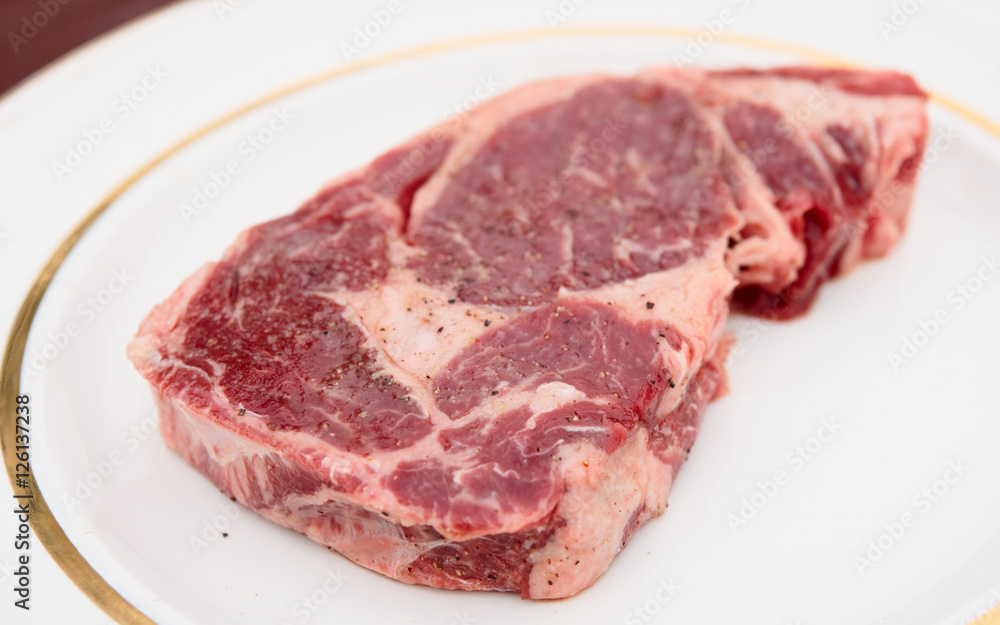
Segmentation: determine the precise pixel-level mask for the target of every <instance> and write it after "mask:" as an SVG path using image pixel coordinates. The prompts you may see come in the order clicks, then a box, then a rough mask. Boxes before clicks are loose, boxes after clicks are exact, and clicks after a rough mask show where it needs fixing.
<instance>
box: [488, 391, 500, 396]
mask: <svg viewBox="0 0 1000 625" xmlns="http://www.w3.org/2000/svg"><path fill="white" fill-rule="evenodd" d="M499 394H500V391H493V392H492V393H490V395H499Z"/></svg>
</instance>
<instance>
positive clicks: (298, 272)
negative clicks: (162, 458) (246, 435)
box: [154, 186, 431, 453]
mask: <svg viewBox="0 0 1000 625" xmlns="http://www.w3.org/2000/svg"><path fill="white" fill-rule="evenodd" d="M345 195H346V196H348V197H349V198H350V199H351V202H350V206H349V207H350V208H353V209H354V210H357V202H359V201H363V200H362V198H364V197H365V194H364V193H363V192H362V191H359V190H358V189H356V188H355V187H353V186H347V187H346V188H344V189H343V190H342V191H341V192H340V193H331V194H330V195H329V197H328V198H326V199H321V200H320V201H318V202H316V203H315V205H313V206H309V205H307V206H306V207H304V208H303V209H302V210H300V211H299V212H298V213H296V214H295V215H293V216H291V217H288V218H284V219H280V220H277V221H274V222H271V223H268V224H264V225H262V226H258V227H256V228H253V229H251V230H250V231H249V233H248V235H247V237H246V239H245V241H244V245H243V246H242V247H241V248H240V249H239V252H238V253H237V254H234V255H232V256H231V257H229V258H227V259H226V260H225V261H224V262H222V263H220V264H218V265H217V266H216V267H215V268H214V269H213V270H212V273H211V276H210V277H209V279H208V282H207V283H206V284H205V286H204V287H203V288H202V289H201V290H200V291H199V292H198V294H197V295H196V296H195V298H194V299H192V301H191V303H190V304H189V306H188V307H187V309H186V311H185V314H184V315H183V316H182V317H181V318H180V319H179V321H178V325H180V326H182V327H184V328H185V332H184V341H183V346H182V349H181V350H180V353H178V354H173V356H174V357H175V358H176V359H177V360H179V362H178V363H175V364H174V365H173V366H172V367H171V368H170V369H167V370H163V371H162V372H161V373H160V375H159V376H158V377H159V380H154V383H155V382H157V381H159V382H160V384H161V390H162V392H165V393H171V392H177V393H183V392H185V390H186V391H187V395H188V396H191V397H193V398H195V399H197V398H199V397H200V398H202V399H204V398H205V397H206V396H203V395H202V394H201V393H198V392H195V393H192V392H191V390H192V388H201V387H203V386H204V382H203V381H204V380H205V377H204V376H202V375H198V374H197V373H198V372H199V371H200V372H203V373H204V374H205V375H207V376H208V377H210V378H213V379H215V380H216V382H217V389H218V391H220V392H221V393H222V394H223V395H224V396H225V398H226V400H227V401H228V402H229V404H230V405H231V406H232V408H233V410H234V411H238V412H237V414H238V416H237V417H235V419H236V420H237V422H239V419H240V418H241V417H242V418H244V419H256V418H260V419H263V420H264V421H265V423H266V425H267V427H268V428H269V429H271V430H296V431H302V432H308V433H309V434H311V435H313V436H315V437H317V438H319V439H321V440H324V441H326V442H329V443H330V444H332V445H334V446H335V447H338V448H340V449H344V450H346V451H349V452H352V453H366V452H369V451H372V450H380V449H382V450H384V449H398V448H400V447H406V446H409V445H412V444H413V443H415V442H416V441H418V440H420V439H422V438H423V437H425V436H426V435H427V434H428V433H429V432H430V430H431V424H430V420H429V418H428V417H427V415H426V413H425V412H424V410H423V409H422V408H421V407H420V406H419V405H418V404H417V403H416V402H411V401H410V397H409V389H407V388H406V387H405V386H403V385H401V384H400V383H398V382H396V381H395V380H393V378H392V377H391V376H387V375H384V374H381V373H380V366H379V365H378V364H377V363H376V353H375V351H374V350H373V349H372V348H371V347H367V346H365V345H364V340H365V339H364V336H363V334H362V331H361V330H360V329H359V328H358V327H357V326H356V325H355V324H353V323H349V322H347V321H346V320H345V319H344V318H343V308H342V307H341V306H340V305H338V304H336V303H334V302H333V301H331V300H330V299H329V298H328V297H326V296H324V295H321V294H319V293H317V291H327V292H329V291H332V290H338V289H344V290H353V289H362V288H366V287H367V286H369V285H371V284H372V282H373V281H376V280H380V279H382V278H384V277H385V272H386V268H387V260H386V256H385V254H386V250H385V245H386V244H385V237H386V232H387V229H388V228H391V227H392V224H391V223H386V222H385V220H384V219H382V218H381V217H379V216H378V213H374V212H373V213H369V216H370V218H365V213H362V214H361V215H354V216H350V217H348V216H345V214H344V213H345V211H344V210H342V209H341V206H345V207H346V205H347V204H348V203H347V202H346V201H345V200H344V196H345ZM166 355H167V354H164V356H166ZM205 390H207V389H205ZM239 411H242V414H240V412H239ZM256 415H260V417H258V416H256Z"/></svg>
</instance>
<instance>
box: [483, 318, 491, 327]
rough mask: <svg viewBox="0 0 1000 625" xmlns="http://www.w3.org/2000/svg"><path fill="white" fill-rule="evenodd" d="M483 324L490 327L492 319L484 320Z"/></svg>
mask: <svg viewBox="0 0 1000 625" xmlns="http://www.w3.org/2000/svg"><path fill="white" fill-rule="evenodd" d="M483 325H484V326H486V327H487V328H488V327H490V320H489V319H487V320H486V321H484V322H483Z"/></svg>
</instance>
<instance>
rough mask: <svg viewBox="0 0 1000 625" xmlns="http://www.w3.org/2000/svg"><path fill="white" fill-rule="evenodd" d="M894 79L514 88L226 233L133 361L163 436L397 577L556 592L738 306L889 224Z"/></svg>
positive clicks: (903, 172)
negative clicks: (280, 213)
mask: <svg viewBox="0 0 1000 625" xmlns="http://www.w3.org/2000/svg"><path fill="white" fill-rule="evenodd" d="M924 100H925V97H924V95H923V93H922V92H921V91H920V89H919V88H918V87H917V86H916V85H915V84H914V82H913V81H912V80H911V79H910V78H908V77H906V76H902V75H898V74H893V73H866V72H854V71H843V70H817V69H803V68H790V69H778V70H771V71H756V70H737V71H726V72H703V71H689V70H685V71H678V70H663V69H654V70H649V71H646V72H643V73H641V74H639V75H638V76H636V77H614V76H604V75H601V76H584V77H576V78H564V79H557V80H549V81H545V82H539V83H535V84H531V85H528V86H525V87H522V88H519V89H516V90H514V91H512V92H510V93H507V94H506V95H504V96H502V97H499V98H497V99H496V100H494V101H491V102H489V103H487V104H485V105H482V106H480V107H479V108H477V109H476V110H474V111H473V112H471V113H470V114H468V115H464V116H462V117H460V118H456V119H453V120H451V121H449V122H446V123H444V124H442V125H441V126H438V127H436V128H434V129H432V130H430V131H429V132H427V133H426V134H424V135H421V136H418V137H416V138H415V139H413V140H411V141H410V142H408V143H406V144H404V145H403V146H401V147H399V148H397V149H394V150H392V151H390V152H389V153H387V154H385V155H383V156H381V157H380V158H378V159H376V160H375V161H374V162H372V163H371V164H370V165H368V166H367V167H364V168H362V169H360V170H358V171H356V172H354V173H351V174H348V175H346V176H344V177H342V178H341V179H339V180H337V181H335V182H333V183H332V184H330V185H329V186H327V187H326V188H325V189H323V190H322V191H321V192H320V193H319V194H318V195H317V196H316V197H315V198H313V199H312V200H310V201H309V202H307V203H306V204H305V205H304V206H302V207H301V208H300V209H299V210H298V211H296V212H295V213H293V214H291V215H289V216H287V217H284V218H281V219H277V220H275V221H272V222H270V223H266V224H262V225H259V226H256V227H253V228H250V229H249V230H247V231H245V232H244V233H243V234H242V235H241V236H240V237H239V238H238V239H237V241H236V242H235V243H234V244H233V245H232V246H231V247H230V248H229V250H228V251H227V252H226V254H225V256H224V257H223V258H222V260H220V261H219V262H217V263H210V264H208V265H206V266H205V267H204V268H203V269H201V270H199V271H198V272H197V273H195V274H194V275H193V276H191V277H190V278H189V279H188V280H187V281H186V282H184V284H183V285H181V287H180V288H179V289H178V290H177V291H176V292H175V293H174V294H173V295H172V296H171V297H170V298H169V299H168V300H166V301H165V302H164V303H163V304H161V305H159V306H157V307H156V308H155V309H154V310H153V312H152V313H151V314H150V315H149V317H148V318H147V319H146V320H145V322H144V323H143V324H142V327H141V328H140V330H139V333H138V335H137V337H136V338H135V340H134V341H133V342H132V343H131V344H130V346H129V349H128V353H129V356H130V358H131V359H132V361H133V362H134V363H135V366H136V367H137V368H138V369H139V371H140V372H141V373H142V375H143V376H145V378H146V379H147V380H148V381H149V382H150V383H151V384H152V386H153V388H154V389H155V395H156V399H157V402H158V404H159V408H160V411H161V426H162V432H163V436H164V439H165V440H166V442H167V444H168V445H169V446H170V447H171V448H172V449H174V450H175V451H177V452H178V453H179V454H180V455H181V456H182V457H183V458H184V459H185V460H187V461H188V462H189V463H190V464H192V465H193V466H195V467H196V468H197V469H199V470H200V471H202V472H203V473H204V474H206V475H207V476H208V477H209V478H211V479H212V481H213V482H214V483H215V484H216V485H217V486H218V487H219V488H221V489H222V490H224V491H225V492H227V493H229V494H231V495H232V496H233V497H235V498H236V499H238V500H239V501H240V502H241V503H242V504H244V505H246V506H247V507H249V508H251V509H253V510H255V511H256V512H258V513H259V514H261V515H263V516H265V517H266V518H269V519H271V520H272V521H274V522H276V523H279V524H281V525H284V526H287V527H290V528H293V529H295V530H297V531H300V532H302V533H304V534H306V535H308V536H309V537H311V538H313V539H314V540H316V541H317V542H319V543H321V544H323V545H327V546H329V547H332V548H333V549H335V550H337V551H339V552H340V553H342V554H344V555H345V556H346V557H348V558H350V559H351V560H353V561H355V562H357V563H359V564H361V565H362V566H365V567H368V568H370V569H373V570H375V571H378V572H381V573H384V574H385V575H388V576H390V577H393V578H396V579H398V580H402V581H405V582H410V583H419V584H427V585H430V586H437V587H441V588H459V589H466V590H479V589H492V590H507V591H518V592H520V593H521V596H522V597H526V598H532V599H543V598H558V597H567V596H570V595H573V594H574V593H577V592H580V591H581V590H583V589H585V588H587V587H588V586H590V585H591V584H592V583H593V582H594V581H595V580H596V579H597V578H598V577H599V576H600V575H601V574H602V573H603V572H604V571H605V570H606V569H607V568H608V566H609V564H610V563H611V561H612V559H613V558H614V557H615V555H616V554H617V553H618V552H619V551H620V550H621V548H622V547H623V546H624V545H625V544H626V543H627V542H628V540H629V538H630V537H631V536H632V535H633V533H634V532H635V531H636V529H637V528H638V527H639V526H640V525H642V524H643V523H645V522H646V521H648V520H649V519H651V518H652V517H655V516H656V515H658V514H660V513H661V512H663V510H664V509H665V507H666V500H667V494H668V493H669V491H670V488H671V485H672V483H673V480H674V477H675V475H676V473H677V470H678V468H679V467H680V465H681V463H682V462H683V461H684V460H685V458H686V457H687V454H688V452H689V451H690V449H691V446H692V444H693V443H694V440H695V435H696V433H697V431H698V427H699V424H700V421H701V418H702V415H703V413H704V411H705V407H706V405H707V404H708V402H710V401H711V400H712V399H713V398H715V397H718V396H719V395H720V394H721V393H723V392H725V386H726V383H725V373H724V370H723V367H722V362H723V359H724V357H725V355H726V351H727V346H728V342H727V339H726V338H725V336H724V334H723V332H722V325H723V322H724V321H725V319H726V316H727V314H728V309H729V303H730V301H732V303H733V304H734V306H735V307H736V308H738V309H740V310H745V311H749V312H751V313H755V314H759V315H764V316H769V317H773V318H788V317H791V316H795V315H797V314H800V313H802V312H804V311H805V310H806V309H807V308H808V306H809V305H810V303H811V302H812V301H813V298H814V297H815V294H816V290H817V288H818V287H819V286H820V284H821V283H822V282H823V281H824V280H826V279H827V278H829V277H830V276H833V275H835V274H838V273H841V272H843V271H845V270H847V269H848V268H850V267H851V266H853V265H855V264H857V263H858V262H859V261H860V260H862V259H864V258H870V257H876V256H880V255H882V254H885V253H886V252H887V251H888V250H889V249H890V248H891V247H892V246H893V244H894V243H895V242H896V240H897V239H898V238H899V236H900V233H901V232H902V230H903V227H904V225H905V222H906V216H907V211H908V208H909V204H910V197H911V194H912V190H913V184H914V178H915V175H916V171H917V165H918V164H919V162H920V158H921V155H922V152H923V147H924V141H925V138H926V134H927V123H926V120H925V117H924V111H923V109H924Z"/></svg>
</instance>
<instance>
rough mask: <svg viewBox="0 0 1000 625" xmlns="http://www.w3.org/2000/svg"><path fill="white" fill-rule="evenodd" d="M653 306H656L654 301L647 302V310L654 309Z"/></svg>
mask: <svg viewBox="0 0 1000 625" xmlns="http://www.w3.org/2000/svg"><path fill="white" fill-rule="evenodd" d="M653 306H656V304H654V303H653V302H646V310H653Z"/></svg>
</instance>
